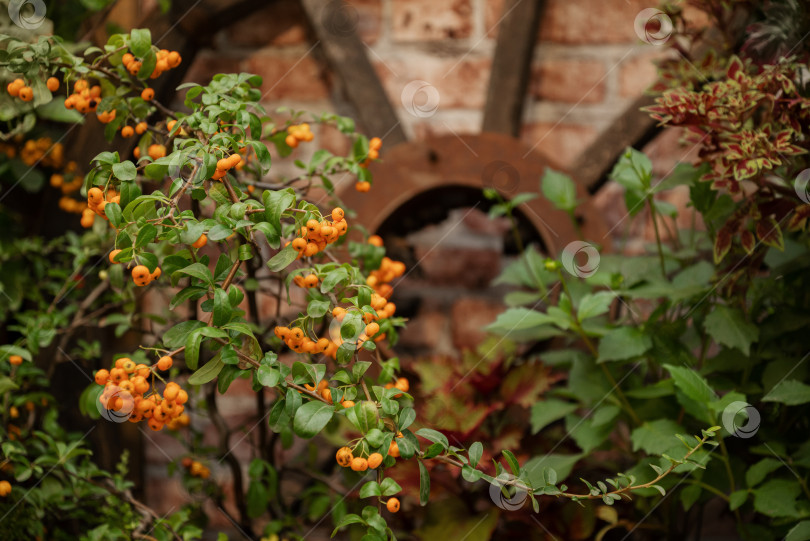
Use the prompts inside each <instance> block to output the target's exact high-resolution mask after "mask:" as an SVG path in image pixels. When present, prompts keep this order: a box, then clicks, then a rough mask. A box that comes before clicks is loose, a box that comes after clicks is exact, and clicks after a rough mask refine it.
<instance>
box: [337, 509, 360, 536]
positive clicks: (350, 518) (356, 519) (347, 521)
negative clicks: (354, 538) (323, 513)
mask: <svg viewBox="0 0 810 541" xmlns="http://www.w3.org/2000/svg"><path fill="white" fill-rule="evenodd" d="M365 523H366V521H365V520H363V519H362V518H361V517H360V516H358V515H355V514H348V515H344V516H343V518H341V519H340V520H338V521H337V522H336V523H335V529H334V530H333V531H332V537H335V534H337V533H338V530H340V529H341V528H345V527H346V526H349V525H351V524H365Z"/></svg>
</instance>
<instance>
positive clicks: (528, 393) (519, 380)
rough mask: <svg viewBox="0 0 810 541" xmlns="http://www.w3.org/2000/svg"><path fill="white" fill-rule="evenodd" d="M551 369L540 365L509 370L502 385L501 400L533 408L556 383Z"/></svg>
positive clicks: (525, 365)
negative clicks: (553, 383) (552, 384)
mask: <svg viewBox="0 0 810 541" xmlns="http://www.w3.org/2000/svg"><path fill="white" fill-rule="evenodd" d="M554 379H555V378H554V377H553V376H552V375H551V368H550V367H548V366H544V365H540V364H524V365H522V366H520V367H519V368H513V369H511V370H509V373H508V374H507V375H506V377H505V378H504V380H503V382H502V383H501V398H502V399H503V401H504V402H505V403H507V404H517V405H519V406H522V407H524V408H528V407H531V405H532V404H534V403H535V402H537V400H538V398H540V396H541V395H542V394H543V393H544V392H546V391H547V390H548V389H549V387H550V386H551V383H552V382H553V381H554Z"/></svg>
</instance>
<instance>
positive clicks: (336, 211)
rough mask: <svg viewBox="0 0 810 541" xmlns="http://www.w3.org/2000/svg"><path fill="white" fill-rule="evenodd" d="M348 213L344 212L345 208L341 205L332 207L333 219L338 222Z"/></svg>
mask: <svg viewBox="0 0 810 541" xmlns="http://www.w3.org/2000/svg"><path fill="white" fill-rule="evenodd" d="M345 215H346V214H345V213H344V212H343V209H342V208H340V207H335V208H333V209H332V219H333V220H335V221H336V222H339V221H341V220H342V219H343V217H344V216H345Z"/></svg>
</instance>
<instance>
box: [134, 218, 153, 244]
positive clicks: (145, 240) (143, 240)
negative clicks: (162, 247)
mask: <svg viewBox="0 0 810 541" xmlns="http://www.w3.org/2000/svg"><path fill="white" fill-rule="evenodd" d="M156 235H157V227H155V226H154V225H152V224H146V225H145V226H143V227H142V228H141V229H140V230H139V231H138V238H137V239H136V240H135V249H136V250H137V249H138V248H143V247H144V246H146V245H147V244H149V243H150V242H152V241H154V240H155V236H156Z"/></svg>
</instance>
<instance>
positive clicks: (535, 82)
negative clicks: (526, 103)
mask: <svg viewBox="0 0 810 541" xmlns="http://www.w3.org/2000/svg"><path fill="white" fill-rule="evenodd" d="M530 92H531V93H532V95H534V96H535V97H537V98H538V99H541V100H550V101H561V102H565V103H601V102H602V101H603V100H604V99H605V65H604V64H603V63H602V62H600V61H598V60H546V61H544V62H543V63H541V64H540V65H539V66H538V67H536V68H535V69H534V70H532V79H531V83H530Z"/></svg>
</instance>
